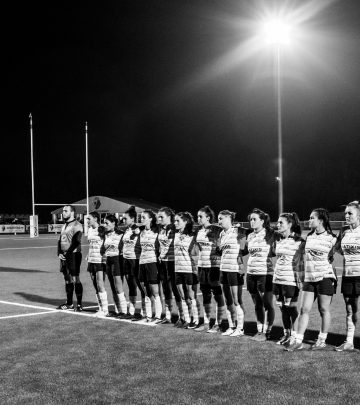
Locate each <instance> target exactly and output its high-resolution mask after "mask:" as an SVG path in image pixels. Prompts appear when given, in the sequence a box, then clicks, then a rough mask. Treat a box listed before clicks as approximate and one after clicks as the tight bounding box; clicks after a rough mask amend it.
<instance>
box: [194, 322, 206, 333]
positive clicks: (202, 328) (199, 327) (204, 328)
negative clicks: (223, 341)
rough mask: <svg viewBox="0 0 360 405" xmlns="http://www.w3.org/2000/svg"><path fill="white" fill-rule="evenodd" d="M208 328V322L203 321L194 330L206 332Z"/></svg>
mask: <svg viewBox="0 0 360 405" xmlns="http://www.w3.org/2000/svg"><path fill="white" fill-rule="evenodd" d="M208 330H209V324H208V323H203V324H201V325H198V326H197V327H196V328H195V329H194V331H195V332H208Z"/></svg>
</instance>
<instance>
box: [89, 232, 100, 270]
mask: <svg viewBox="0 0 360 405" xmlns="http://www.w3.org/2000/svg"><path fill="white" fill-rule="evenodd" d="M87 238H88V241H89V253H88V258H87V261H88V262H89V263H102V262H103V257H102V256H101V253H100V248H101V245H102V243H103V241H102V239H101V238H100V236H99V233H98V229H97V228H92V227H89V229H88V236H87Z"/></svg>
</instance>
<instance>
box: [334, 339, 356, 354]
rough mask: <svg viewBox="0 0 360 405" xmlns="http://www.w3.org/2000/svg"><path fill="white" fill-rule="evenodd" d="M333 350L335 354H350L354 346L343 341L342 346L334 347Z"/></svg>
mask: <svg viewBox="0 0 360 405" xmlns="http://www.w3.org/2000/svg"><path fill="white" fill-rule="evenodd" d="M334 350H335V351H337V352H352V351H353V350H354V345H353V344H352V343H349V342H347V341H345V342H344V343H343V344H342V345H340V346H336V347H335V348H334Z"/></svg>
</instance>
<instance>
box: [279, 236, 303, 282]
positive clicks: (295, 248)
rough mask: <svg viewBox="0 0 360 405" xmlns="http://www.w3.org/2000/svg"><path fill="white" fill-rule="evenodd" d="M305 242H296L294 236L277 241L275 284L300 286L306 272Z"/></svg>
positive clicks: (298, 240)
mask: <svg viewBox="0 0 360 405" xmlns="http://www.w3.org/2000/svg"><path fill="white" fill-rule="evenodd" d="M304 248H305V241H304V240H303V239H301V238H299V239H297V240H295V239H294V237H293V236H289V237H288V238H281V239H280V240H277V241H275V253H276V257H277V261H276V264H275V270H274V278H273V282H274V283H276V284H285V285H293V286H298V285H300V282H301V280H302V278H303V272H304Z"/></svg>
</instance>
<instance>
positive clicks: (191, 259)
mask: <svg viewBox="0 0 360 405" xmlns="http://www.w3.org/2000/svg"><path fill="white" fill-rule="evenodd" d="M174 253H175V272H176V273H180V272H181V273H197V268H196V265H197V258H198V248H197V245H196V243H195V236H194V235H185V234H183V233H181V232H176V233H175V240H174Z"/></svg>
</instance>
